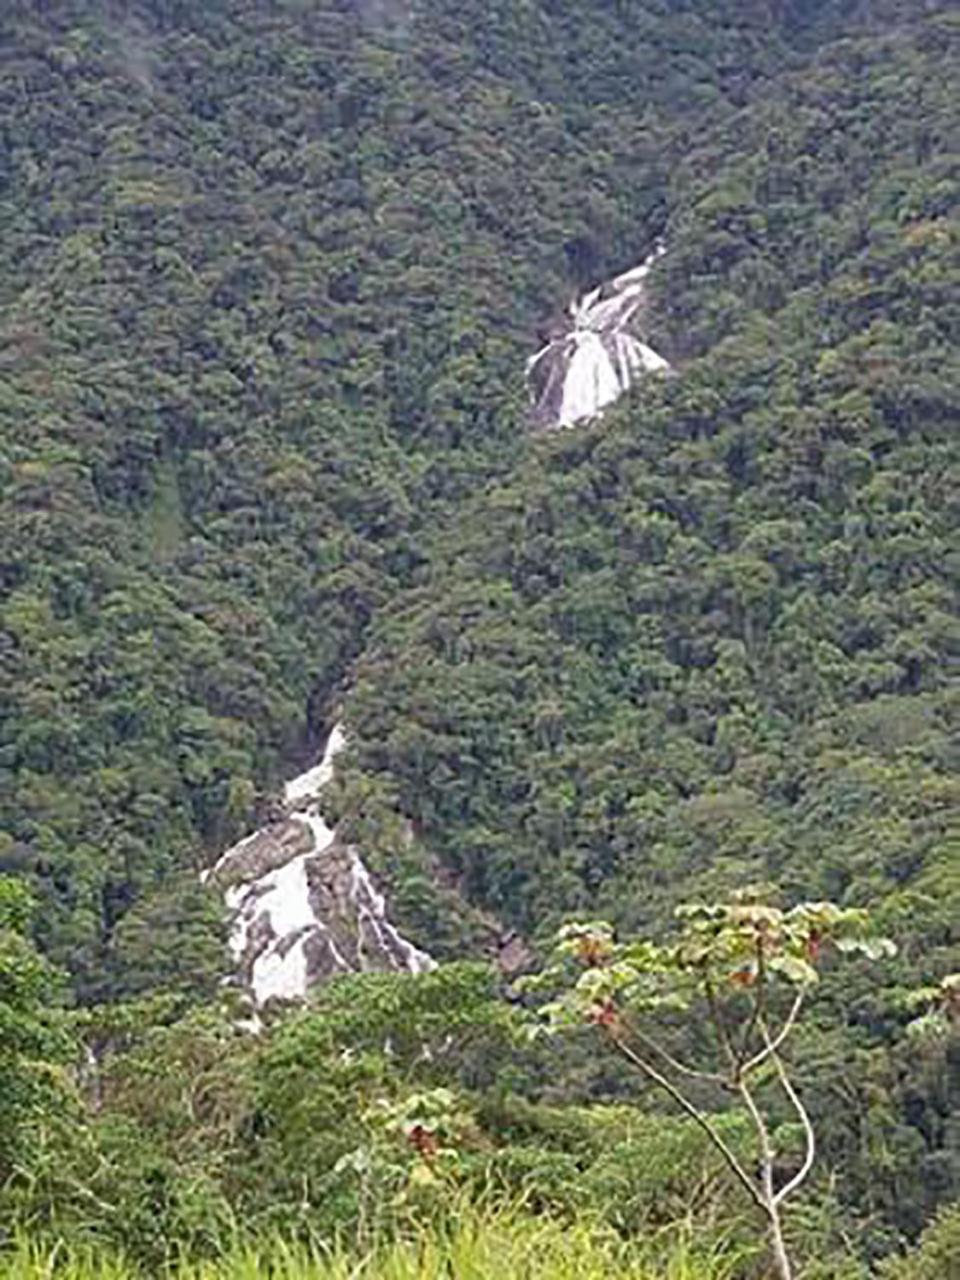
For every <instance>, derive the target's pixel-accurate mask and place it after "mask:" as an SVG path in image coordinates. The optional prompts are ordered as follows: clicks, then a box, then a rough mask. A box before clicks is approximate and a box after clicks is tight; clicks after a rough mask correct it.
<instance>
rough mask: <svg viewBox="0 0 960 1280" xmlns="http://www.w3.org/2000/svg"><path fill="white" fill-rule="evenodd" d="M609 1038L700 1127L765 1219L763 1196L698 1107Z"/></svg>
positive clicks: (613, 1036)
mask: <svg viewBox="0 0 960 1280" xmlns="http://www.w3.org/2000/svg"><path fill="white" fill-rule="evenodd" d="M610 1039H611V1040H612V1042H613V1044H615V1045H616V1047H617V1048H618V1049H619V1050H620V1052H621V1053H622V1054H623V1056H624V1057H625V1058H626V1059H627V1061H628V1062H630V1063H632V1064H633V1066H635V1067H637V1068H638V1069H639V1070H640V1071H642V1072H643V1074H644V1075H645V1076H646V1077H647V1078H648V1079H650V1080H652V1081H653V1083H654V1084H656V1085H659V1086H660V1088H661V1089H663V1090H664V1091H665V1092H666V1093H668V1094H669V1095H670V1097H671V1098H672V1099H673V1100H674V1102H676V1104H677V1106H679V1107H681V1108H682V1109H683V1110H684V1111H685V1112H686V1113H687V1115H688V1116H689V1117H690V1119H691V1120H693V1121H694V1122H695V1123H696V1124H698V1125H699V1126H700V1128H701V1129H702V1130H703V1132H704V1133H705V1134H706V1135H707V1137H708V1138H709V1139H710V1141H711V1142H712V1143H713V1145H714V1146H715V1147H716V1148H717V1150H718V1151H719V1152H720V1154H721V1155H722V1156H723V1158H724V1160H726V1162H727V1164H728V1166H729V1168H730V1170H731V1172H732V1173H733V1175H734V1176H735V1177H736V1178H737V1180H738V1181H739V1182H740V1183H741V1185H742V1186H743V1187H744V1189H745V1190H746V1192H747V1194H748V1195H749V1196H750V1199H751V1200H752V1201H753V1202H754V1204H755V1205H757V1207H758V1208H760V1209H762V1210H763V1211H764V1213H766V1214H767V1216H768V1217H769V1215H770V1206H768V1205H767V1204H766V1203H765V1201H764V1199H763V1197H762V1196H761V1195H760V1193H759V1192H758V1191H757V1188H756V1187H755V1186H754V1184H753V1182H752V1180H751V1178H750V1175H749V1174H748V1173H747V1172H746V1170H745V1169H744V1168H743V1165H741V1163H740V1161H739V1160H738V1159H737V1157H736V1156H735V1155H734V1154H733V1152H732V1151H731V1150H730V1148H729V1147H728V1146H727V1144H726V1143H725V1142H724V1140H723V1138H721V1136H720V1134H719V1133H718V1132H717V1131H716V1129H715V1128H714V1127H713V1125H712V1124H711V1123H710V1121H709V1120H708V1119H707V1117H706V1116H705V1115H704V1114H703V1112H702V1111H701V1110H700V1109H699V1108H698V1107H695V1106H694V1105H693V1103H692V1102H691V1101H690V1100H689V1099H688V1098H686V1097H684V1095H683V1094H682V1093H681V1092H680V1090H679V1089H678V1088H677V1087H676V1085H675V1084H674V1083H673V1082H672V1081H671V1080H668V1079H667V1077H666V1076H665V1075H662V1074H661V1073H660V1072H659V1071H658V1070H657V1069H656V1067H654V1066H652V1065H651V1064H650V1063H649V1062H647V1061H646V1059H645V1058H641V1057H640V1055H639V1054H638V1053H636V1052H635V1050H633V1049H632V1048H631V1047H630V1045H628V1044H626V1043H625V1041H623V1040H621V1039H620V1037H619V1036H618V1035H617V1034H616V1033H615V1032H613V1031H611V1032H610ZM761 1123H762V1121H761Z"/></svg>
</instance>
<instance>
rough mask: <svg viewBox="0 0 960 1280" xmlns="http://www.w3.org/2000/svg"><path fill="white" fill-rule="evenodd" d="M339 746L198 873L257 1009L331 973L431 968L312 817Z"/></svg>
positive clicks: (362, 873) (338, 735)
mask: <svg viewBox="0 0 960 1280" xmlns="http://www.w3.org/2000/svg"><path fill="white" fill-rule="evenodd" d="M342 745H343V733H342V730H341V729H340V727H339V726H337V727H336V728H335V729H334V731H333V732H332V733H331V735H330V740H329V742H328V743H327V748H326V751H325V752H324V757H323V760H322V761H321V763H320V764H319V765H317V766H316V767H315V768H313V769H309V770H308V771H307V772H306V773H303V774H300V775H299V777H297V778H294V779H293V780H292V781H291V782H288V783H287V786H286V788H285V795H284V802H285V803H284V808H283V811H282V812H281V813H279V814H278V815H277V818H276V820H275V821H272V822H270V823H269V824H268V825H267V826H265V827H263V828H261V829H260V830H259V831H256V832H254V833H253V835H250V836H247V837H246V838H245V839H243V840H240V841H239V842H238V843H237V844H235V845H234V846H233V847H232V848H230V849H228V850H227V851H226V853H224V854H223V856H222V857H221V858H220V860H219V861H218V862H217V863H216V865H215V866H214V867H213V868H211V870H210V871H209V872H207V875H206V878H207V879H208V880H209V882H210V883H212V884H214V885H217V886H219V887H220V888H222V889H223V890H224V896H225V899H226V902H227V905H228V906H229V907H230V908H231V910H232V912H233V923H232V927H231V934H230V949H231V951H232V953H233V957H234V960H235V962H236V965H237V971H238V975H239V977H240V979H241V981H242V982H243V983H244V985H245V986H246V987H248V989H249V990H250V993H251V995H252V996H253V999H254V1001H255V1002H256V1004H257V1005H260V1006H262V1005H264V1004H266V1003H267V1001H268V1000H271V999H281V1000H291V999H297V998H300V997H302V996H304V995H305V994H306V992H307V991H308V990H309V988H310V987H311V986H314V985H315V984H316V983H318V982H322V981H324V980H325V979H327V978H330V977H332V976H333V975H334V974H337V973H357V972H367V971H369V970H386V971H397V972H407V973H419V972H422V971H423V970H425V969H430V968H433V963H434V962H433V960H432V959H431V958H430V956H428V955H427V954H426V953H425V952H423V951H420V950H419V949H418V948H417V947H415V946H414V945H413V943H411V942H409V941H408V940H407V939H406V938H404V937H403V936H402V935H401V934H400V933H398V931H397V930H396V929H395V928H394V926H393V925H392V924H391V923H390V921H389V920H388V918H387V907H386V902H385V901H384V898H383V895H382V894H381V893H379V892H378V890H377V888H376V886H375V885H374V883H373V880H372V878H371V876H370V873H369V872H368V870H367V868H366V866H365V865H364V863H363V859H362V858H361V856H360V853H359V851H358V850H357V849H356V848H355V847H354V846H352V845H349V844H345V843H343V842H342V841H341V840H339V839H338V837H337V834H336V832H335V831H332V830H331V829H330V828H329V827H328V826H327V825H326V823H325V822H324V820H323V818H322V817H321V816H320V812H319V805H318V798H319V795H320V792H321V790H322V789H323V787H324V786H325V784H326V783H327V782H328V781H329V779H330V778H331V777H332V775H333V761H334V758H335V756H336V753H337V751H339V749H340V747H341V746H342Z"/></svg>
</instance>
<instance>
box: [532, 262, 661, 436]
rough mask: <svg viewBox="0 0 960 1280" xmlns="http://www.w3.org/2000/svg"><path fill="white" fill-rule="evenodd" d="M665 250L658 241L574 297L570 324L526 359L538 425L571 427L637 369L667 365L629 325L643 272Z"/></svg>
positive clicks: (639, 304)
mask: <svg viewBox="0 0 960 1280" xmlns="http://www.w3.org/2000/svg"><path fill="white" fill-rule="evenodd" d="M664 252H665V250H664V247H663V245H657V247H656V248H655V249H654V250H653V252H652V253H651V254H649V256H648V257H647V258H646V259H645V260H644V261H643V262H642V263H641V264H640V266H638V267H634V268H633V269H632V270H630V271H625V272H624V273H623V274H622V275H619V276H616V277H614V279H613V280H611V281H609V282H608V283H607V284H603V285H600V286H599V287H597V288H596V289H591V290H590V291H589V293H585V294H584V295H583V297H581V298H575V299H574V300H573V301H572V302H571V303H570V306H569V309H568V314H569V317H570V323H569V325H568V326H567V327H565V328H564V330H563V331H562V332H560V333H558V334H557V335H556V336H555V337H554V338H552V339H551V340H550V342H548V343H547V345H546V346H545V347H543V348H542V350H540V351H538V352H537V354H536V355H535V356H532V357H531V358H530V359H529V360H528V361H527V380H528V383H529V386H530V393H531V397H532V400H533V404H534V416H535V419H536V421H537V423H538V424H539V425H540V426H542V427H546V428H554V429H557V428H561V427H571V426H573V425H574V424H575V423H577V422H582V421H584V420H585V419H588V418H594V417H597V415H599V414H600V413H602V412H603V410H604V409H605V408H606V407H607V406H608V405H611V404H613V402H614V401H615V400H617V399H619V397H620V396H621V395H623V393H624V392H625V391H626V390H628V388H629V387H631V386H633V384H634V383H635V382H636V380H637V378H638V377H639V376H640V375H642V374H645V373H668V372H669V371H670V365H669V363H668V361H666V360H665V359H664V358H663V356H661V355H658V354H657V352H656V351H654V350H653V348H652V347H648V346H647V345H646V343H644V342H641V341H640V339H639V338H638V337H637V336H636V335H635V334H634V333H632V332H631V330H630V324H631V322H633V321H635V320H636V318H637V316H638V313H639V312H640V311H641V310H642V309H643V307H644V306H645V304H646V302H647V288H646V284H645V281H646V278H647V276H648V275H649V274H650V272H651V270H652V269H653V266H654V263H655V262H657V260H658V259H659V258H661V257H662V256H663V254H664Z"/></svg>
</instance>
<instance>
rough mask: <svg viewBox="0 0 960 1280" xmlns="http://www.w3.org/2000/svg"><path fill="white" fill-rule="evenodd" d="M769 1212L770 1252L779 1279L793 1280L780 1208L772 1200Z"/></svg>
mask: <svg viewBox="0 0 960 1280" xmlns="http://www.w3.org/2000/svg"><path fill="white" fill-rule="evenodd" d="M768 1213H769V1215H770V1252H771V1253H772V1254H773V1262H774V1266H775V1267H776V1270H777V1277H778V1280H793V1270H792V1269H791V1266H790V1258H789V1257H788V1255H787V1246H786V1245H785V1244H784V1242H783V1229H782V1227H781V1226H780V1210H779V1209H778V1208H777V1206H776V1204H774V1203H773V1202H772V1201H771V1203H770V1208H769V1210H768Z"/></svg>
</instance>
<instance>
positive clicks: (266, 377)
mask: <svg viewBox="0 0 960 1280" xmlns="http://www.w3.org/2000/svg"><path fill="white" fill-rule="evenodd" d="M404 15H405V10H404V8H403V7H402V6H396V7H391V6H385V7H383V8H382V9H377V7H376V6H374V7H372V8H371V9H370V10H369V11H368V10H365V9H363V8H359V9H358V8H356V7H355V6H352V5H329V6H325V7H322V8H319V9H314V8H313V7H300V8H297V9H296V10H290V9H288V8H286V7H284V6H277V7H271V6H265V7H255V6H250V5H248V4H244V3H239V2H238V3H217V4H211V5H204V6H202V7H201V8H199V9H198V8H197V7H196V6H193V5H189V6H181V5H177V4H159V3H158V4H154V5H149V4H147V5H143V6H140V7H139V8H134V9H126V8H120V7H114V6H110V5H106V4H99V3H94V2H92V0H91V2H89V3H80V2H77V3H72V4H68V5H57V6H50V7H42V8H39V9H38V7H37V6H36V5H34V4H32V3H30V4H26V3H18V4H14V5H12V6H6V8H5V11H4V17H3V24H4V29H3V32H2V36H3V38H2V40H0V49H2V58H3V75H2V85H3V88H2V93H3V108H4V109H3V122H4V123H3V126H2V129H3V134H2V146H0V155H2V161H0V181H2V184H3V185H2V195H0V210H2V219H3V236H2V238H0V240H2V248H0V298H2V299H3V302H4V320H3V352H4V354H3V381H2V398H3V399H2V403H3V413H4V423H5V430H4V436H3V455H2V474H3V486H2V492H3V499H2V501H3V510H2V520H0V530H2V533H0V537H2V553H0V563H2V583H3V590H4V604H3V619H2V640H3V648H2V655H3V672H4V679H3V688H4V707H3V720H2V724H3V727H2V734H3V738H2V747H0V752H2V757H0V762H2V769H3V772H2V775H0V805H2V813H3V825H4V829H5V832H6V833H7V834H6V835H5V837H4V840H5V843H4V845H3V848H2V849H0V859H2V862H3V865H4V866H6V867H7V868H11V869H19V870H25V871H28V872H30V873H31V874H32V876H33V877H34V879H35V883H36V884H37V886H38V887H39V888H40V890H41V892H42V895H43V898H44V903H45V907H44V911H43V912H42V913H41V917H40V919H41V929H42V935H43V938H44V941H45V944H46V945H47V946H48V948H50V949H51V950H52V952H53V954H55V955H56V957H57V958H58V959H59V960H61V961H63V962H65V963H68V964H69V966H70V968H71V969H72V970H73V972H74V973H75V974H76V976H77V979H78V981H79V982H80V984H81V988H82V990H84V991H85V992H87V994H91V993H92V992H93V991H96V992H97V993H98V994H101V995H102V994H106V992H107V991H108V990H109V989H111V988H112V987H113V986H114V985H115V982H116V981H117V980H119V981H120V982H121V985H122V979H117V978H116V977H114V978H111V979H110V983H109V984H108V986H107V987H105V986H104V985H103V982H102V980H101V979H100V978H99V977H97V976H95V975H97V974H99V973H101V972H102V968H103V961H104V950H103V949H104V947H105V946H106V945H107V944H108V943H109V940H110V938H111V936H112V935H113V932H114V929H115V926H116V924H117V922H118V921H119V920H120V919H122V918H123V916H124V914H125V913H126V912H127V911H128V909H129V908H130V906H131V904H133V903H135V902H138V901H140V900H142V899H143V898H144V895H147V896H149V895H150V894H152V893H155V892H157V891H161V892H163V893H169V892H171V891H172V890H171V885H172V884H174V881H172V880H171V877H172V876H174V875H175V873H176V871H177V869H178V868H183V867H184V866H187V867H192V868H194V869H198V868H199V867H200V866H201V865H203V864H204V863H205V862H207V861H208V860H209V856H210V851H212V850H216V849H218V848H222V847H223V846H224V845H225V844H226V843H228V842H229V840H230V839H231V838H233V837H235V836H237V835H239V834H241V832H242V831H243V830H244V829H247V828H248V827H249V825H250V824H251V822H252V821H254V820H255V813H254V809H255V795H256V791H257V789H258V788H259V787H260V786H261V785H262V784H263V783H264V782H265V781H267V780H272V779H275V778H277V777H278V776H279V775H280V773H281V769H282V766H283V764H284V762H286V761H288V760H289V758H290V757H291V755H295V754H296V753H297V751H298V749H299V748H301V747H309V746H310V745H312V744H313V743H314V742H315V741H316V739H317V737H318V736H319V735H320V733H321V732H322V730H323V729H324V727H328V726H325V725H324V720H325V716H326V713H325V707H326V705H327V702H328V700H329V698H330V697H331V695H332V694H333V693H334V691H335V689H336V686H337V684H338V682H339V681H340V679H341V678H342V676H343V674H344V672H345V670H346V668H347V666H348V664H349V662H350V660H351V658H352V657H353V656H355V655H356V654H357V652H358V651H359V649H360V647H361V645H362V637H363V635H364V632H365V629H366V627H367V625H368V622H369V619H370V617H371V615H372V613H373V612H374V611H375V609H376V608H377V607H378V605H379V604H380V603H381V602H382V601H383V600H384V599H386V598H388V597H389V596H390V595H391V594H393V593H394V592H395V591H396V590H397V588H398V587H399V586H400V585H402V584H403V583H404V582H405V581H409V580H410V577H411V575H412V574H414V573H415V572H416V570H417V567H418V565H420V564H421V563H422V560H423V546H422V530H423V528H424V527H425V526H427V525H429V524H430V522H431V520H433V519H435V514H432V513H436V512H437V510H438V509H440V508H443V507H444V506H445V505H447V504H449V503H450V502H451V501H454V500H456V499H457V498H458V496H459V495H461V494H463V493H464V492H467V491H469V490H470V489H471V488H472V487H474V486H475V485H476V483H477V479H478V477H482V476H485V475H488V474H490V473H491V472H492V471H503V470H505V469H507V468H509V467H510V465H511V464H512V462H513V461H514V460H515V458H516V457H517V456H518V453H519V452H520V451H522V449H523V447H524V432H525V428H524V421H523V414H522V413H521V412H519V411H518V410H517V408H516V406H517V405H518V404H519V403H520V400H521V397H522V395H523V390H522V362H523V359H524V358H525V355H526V354H527V352H528V351H529V348H530V342H531V335H532V332H533V330H534V327H535V325H536V323H537V321H538V320H539V319H540V318H541V317H542V316H544V315H545V314H546V313H547V311H548V310H549V308H550V307H551V306H552V305H553V302H554V299H556V298H557V297H559V296H561V295H562V294H563V293H564V292H566V291H567V290H568V289H569V283H568V281H569V278H570V275H569V273H570V272H571V271H574V272H575V270H576V269H577V268H578V267H579V266H580V265H583V264H584V263H586V264H587V265H588V266H590V267H591V268H592V267H593V266H594V265H596V264H597V263H599V262H601V261H602V260H603V259H604V257H605V256H606V255H610V256H611V257H612V255H614V254H615V253H616V252H618V247H619V246H622V245H623V244H624V243H626V242H631V243H644V242H645V241H646V240H647V239H648V238H649V233H648V231H647V230H646V227H645V224H646V222H647V220H648V219H650V218H653V217H655V216H658V215H657V214H656V210H657V208H658V206H659V203H660V202H661V201H662V191H663V181H664V172H665V169H664V164H665V160H664V151H663V147H662V146H661V142H660V137H661V134H662V129H661V128H660V127H658V126H657V125H656V123H655V122H651V121H650V120H644V119H643V118H641V116H640V115H639V114H638V112H637V111H636V110H635V109H634V107H633V105H632V104H630V103H628V104H626V105H617V104H615V103H613V102H611V101H610V99H611V98H615V97H616V94H615V93H614V92H613V87H612V86H606V87H604V85H603V84H601V85H600V86H599V87H597V86H595V85H594V82H593V79H592V77H591V76H590V75H588V74H587V73H586V67H585V66H584V65H583V63H582V61H581V59H580V56H579V54H575V51H574V50H573V49H572V48H570V47H568V46H567V44H566V41H567V39H568V36H569V34H570V33H569V31H568V26H569V24H568V23H566V22H563V23H561V24H560V25H559V28H555V26H554V24H552V23H551V22H550V21H549V20H548V15H547V14H546V12H545V11H542V10H540V9H537V8H536V7H530V8H525V7H523V6H519V7H515V6H505V7H504V9H503V11H502V12H501V13H499V14H493V15H491V14H490V13H489V11H488V7H487V6H479V5H478V6H474V7H473V8H466V9H464V8H462V7H461V6H452V5H444V4H434V5H429V6H426V7H425V8H424V9H422V10H418V12H417V15H416V16H415V17H414V18H408V17H405V16H404ZM518 24H519V26H518ZM651 24H653V17H650V19H649V21H647V22H646V24H645V26H644V27H643V28H642V32H639V33H638V34H643V35H644V40H632V41H627V42H626V43H625V44H624V45H623V49H622V52H621V55H620V56H621V57H622V58H624V59H626V61H625V62H624V64H623V66H622V67H621V70H620V72H619V73H618V83H620V82H621V81H622V79H623V77H624V76H626V75H628V74H629V76H630V77H631V78H632V80H633V81H634V82H635V89H634V93H635V94H637V93H642V92H643V89H642V86H643V85H645V84H646V85H647V86H648V88H649V96H650V97H651V98H652V99H672V98H673V97H674V96H680V95H682V94H683V93H684V92H685V87H686V86H693V85H694V83H696V84H698V85H701V86H702V94H701V96H705V97H706V98H708V99H709V101H710V103H711V104H712V105H713V106H714V107H718V108H721V109H722V106H723V101H724V98H723V93H724V86H723V77H722V76H721V75H720V74H719V73H718V71H717V69H716V67H715V65H714V63H713V62H712V61H711V58H710V54H711V51H712V48H713V44H712V43H710V42H708V43H707V44H706V46H704V47H702V48H700V49H699V51H698V54H697V56H694V54H693V52H692V51H691V41H692V42H693V43H694V44H697V43H698V42H699V43H700V44H702V42H703V40H704V39H705V35H706V32H705V29H704V26H703V24H702V23H699V24H694V26H693V27H692V28H689V29H688V28H687V27H686V26H684V25H683V24H681V25H680V27H679V28H677V27H675V26H672V25H671V24H670V23H669V22H667V23H666V24H665V26H664V30H663V32H662V34H661V37H660V40H659V43H658V44H657V45H656V46H655V47H651V46H649V45H648V44H647V43H645V39H646V37H647V36H648V35H649V28H650V26H651ZM654 25H655V24H654ZM577 30H578V31H579V27H578V28H577ZM627 30H628V28H627V26H626V25H625V24H624V23H623V22H622V21H620V20H614V19H611V18H610V17H604V18H603V21H602V22H601V24H600V27H599V28H598V31H599V32H600V33H605V34H603V39H604V40H606V39H612V38H613V37H614V35H615V34H616V33H617V32H620V34H621V35H622V34H624V33H626V32H627ZM677 30H681V31H683V32H684V33H685V34H684V35H683V38H682V39H681V40H680V41H679V44H678V45H677V47H676V49H675V50H673V51H672V44H671V42H673V41H675V40H676V38H677V37H676V32H677ZM578 38H582V33H581V37H578ZM592 38H594V39H597V38H600V37H599V35H598V34H597V32H595V33H594V36H593V37H592ZM734 39H735V37H734V35H733V33H732V32H728V31H725V30H721V31H720V32H719V33H718V35H717V37H716V40H715V41H714V43H718V47H719V44H726V46H728V47H729V46H730V45H731V44H732V42H733V41H734ZM755 43H759V37H758V36H757V37H755ZM507 50H509V51H510V56H509V57H506V56H505V52H506V51H507ZM631 50H632V51H633V52H632V53H631V52H630V51H631ZM584 54H585V56H587V55H588V54H589V50H587V51H584ZM521 64H522V65H521ZM575 65H576V66H579V68H580V70H579V71H578V72H576V73H575V75H574V76H573V80H574V81H575V82H576V83H577V84H581V89H582V90H583V93H582V94H580V93H579V91H578V92H574V91H573V89H572V86H571V83H570V81H571V77H570V75H569V74H568V73H569V72H570V68H571V67H572V66H575ZM671 69H672V70H671ZM665 71H670V73H671V76H672V77H673V78H672V79H670V80H669V81H668V82H667V83H666V84H665V85H663V86H661V84H660V82H661V80H662V78H663V76H664V74H665ZM587 87H590V90H591V93H590V96H589V98H588V97H586V96H584V95H585V93H586V89H587ZM534 92H536V93H537V94H538V95H540V96H538V97H536V98H534V97H533V96H532V94H533V93H534ZM595 103H596V104H597V109H596V110H595V111H591V110H588V108H589V107H591V106H593V105H594V104H595ZM177 892H179V891H177ZM121 967H122V966H121Z"/></svg>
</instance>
